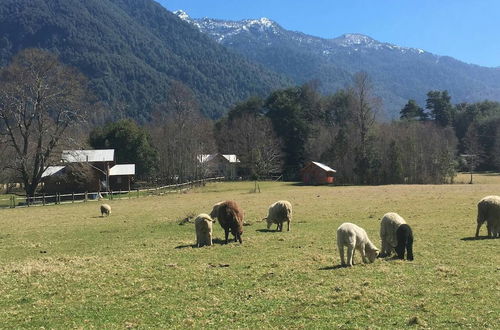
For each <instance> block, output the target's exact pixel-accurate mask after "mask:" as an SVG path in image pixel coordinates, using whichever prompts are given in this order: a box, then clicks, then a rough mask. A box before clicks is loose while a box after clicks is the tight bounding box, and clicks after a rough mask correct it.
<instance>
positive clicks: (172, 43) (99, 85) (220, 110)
mask: <svg viewBox="0 0 500 330" xmlns="http://www.w3.org/2000/svg"><path fill="white" fill-rule="evenodd" d="M31 47H35V48H43V49H46V50H49V51H51V52H54V53H56V54H58V55H59V57H60V59H61V61H62V62H64V63H65V64H68V65H71V66H74V67H76V68H78V69H79V70H80V71H81V72H82V73H83V74H85V75H86V76H87V77H88V79H89V83H90V87H91V88H92V90H93V91H94V93H95V94H96V95H97V97H98V98H99V99H100V100H102V101H103V102H105V103H107V104H108V105H109V107H110V108H111V109H112V111H113V112H114V114H116V115H117V116H118V115H123V116H129V117H132V118H134V119H137V120H138V121H147V120H149V119H150V118H151V116H150V115H151V112H152V111H154V109H155V106H156V104H159V103H161V102H163V101H164V100H165V98H166V95H167V90H168V88H169V86H170V84H171V82H172V81H174V80H178V81H181V82H182V83H184V84H185V85H187V86H188V87H190V88H191V89H192V90H193V91H194V93H195V95H196V97H197V99H198V101H199V103H200V104H201V108H202V110H203V112H204V113H205V114H206V115H207V116H208V117H211V118H218V117H220V116H222V115H223V114H224V113H225V111H227V109H228V107H230V106H231V105H232V104H234V103H235V102H238V101H241V100H243V99H246V98H248V97H250V96H252V95H261V96H266V95H267V94H268V93H269V92H270V91H271V90H273V89H276V88H280V87H284V86H288V85H289V84H290V83H291V82H290V80H288V79H287V78H285V77H283V76H281V75H279V74H276V73H274V72H272V71H270V70H267V69H265V68H263V67H262V66H261V65H259V64H255V63H253V62H251V61H249V60H247V59H245V58H244V57H243V56H241V55H238V54H235V53H234V52H232V51H228V50H227V49H226V47H225V46H222V45H220V44H218V43H216V42H214V41H212V40H211V39H210V38H209V37H207V36H206V35H204V34H202V33H200V32H199V31H198V29H197V28H195V27H193V26H192V25H190V24H187V23H185V22H184V21H182V20H180V19H179V18H178V17H177V16H175V15H174V14H172V13H171V12H169V11H168V10H166V9H165V8H164V7H162V6H161V5H160V4H158V3H157V2H155V1H153V0H2V1H0V66H3V65H6V64H7V63H8V62H9V61H10V59H11V58H12V56H13V55H15V54H16V53H17V52H19V51H20V50H22V49H24V48H31Z"/></svg>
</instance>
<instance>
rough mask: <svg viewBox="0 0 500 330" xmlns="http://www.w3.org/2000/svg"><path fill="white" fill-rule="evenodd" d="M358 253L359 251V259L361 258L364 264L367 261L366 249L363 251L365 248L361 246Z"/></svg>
mask: <svg viewBox="0 0 500 330" xmlns="http://www.w3.org/2000/svg"><path fill="white" fill-rule="evenodd" d="M360 253H361V260H363V262H364V263H365V264H367V263H368V260H366V251H365V248H362V249H361V250H360Z"/></svg>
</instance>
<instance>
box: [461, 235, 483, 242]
mask: <svg viewBox="0 0 500 330" xmlns="http://www.w3.org/2000/svg"><path fill="white" fill-rule="evenodd" d="M483 239H491V238H490V237H488V236H479V237H464V238H461V239H460V240H461V241H480V240H483Z"/></svg>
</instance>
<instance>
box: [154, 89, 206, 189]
mask: <svg viewBox="0 0 500 330" xmlns="http://www.w3.org/2000/svg"><path fill="white" fill-rule="evenodd" d="M151 131H152V134H151V135H152V138H153V143H154V145H155V147H156V149H157V150H158V151H159V152H158V154H159V155H158V157H159V164H158V167H159V169H158V170H159V176H160V179H161V180H163V181H167V182H172V181H178V180H180V181H184V180H187V179H194V178H198V177H201V176H202V175H203V173H202V169H201V168H200V166H201V165H200V163H199V159H198V156H199V155H201V154H204V153H209V152H211V151H213V150H214V149H215V147H214V138H213V134H212V131H213V129H212V123H211V122H210V121H209V120H208V119H206V118H204V117H203V115H202V114H201V112H200V109H199V105H198V102H197V100H196V97H195V95H194V93H193V92H192V91H191V90H190V89H189V87H187V86H185V85H184V84H182V83H181V82H173V83H172V85H171V87H170V89H169V91H168V95H167V101H166V102H165V103H163V104H161V105H159V106H158V108H157V111H156V113H155V114H154V124H153V127H152V129H151Z"/></svg>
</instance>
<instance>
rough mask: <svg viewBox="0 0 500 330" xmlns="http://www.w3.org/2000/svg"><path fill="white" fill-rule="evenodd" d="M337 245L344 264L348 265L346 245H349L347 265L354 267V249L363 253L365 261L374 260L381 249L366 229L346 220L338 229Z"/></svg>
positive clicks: (362, 256)
mask: <svg viewBox="0 0 500 330" xmlns="http://www.w3.org/2000/svg"><path fill="white" fill-rule="evenodd" d="M337 246H338V248H339V253H340V261H341V264H342V266H346V262H345V259H344V246H347V266H348V267H352V265H353V260H354V249H355V248H356V249H357V250H359V252H360V253H361V258H362V259H363V262H364V263H368V262H374V261H375V259H376V258H377V256H378V253H379V250H378V249H377V248H376V247H375V245H373V243H372V242H371V241H370V239H369V238H368V235H367V234H366V231H365V230H364V229H363V228H361V227H359V226H356V225H355V224H353V223H349V222H345V223H343V224H342V225H340V227H339V228H338V229H337Z"/></svg>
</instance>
